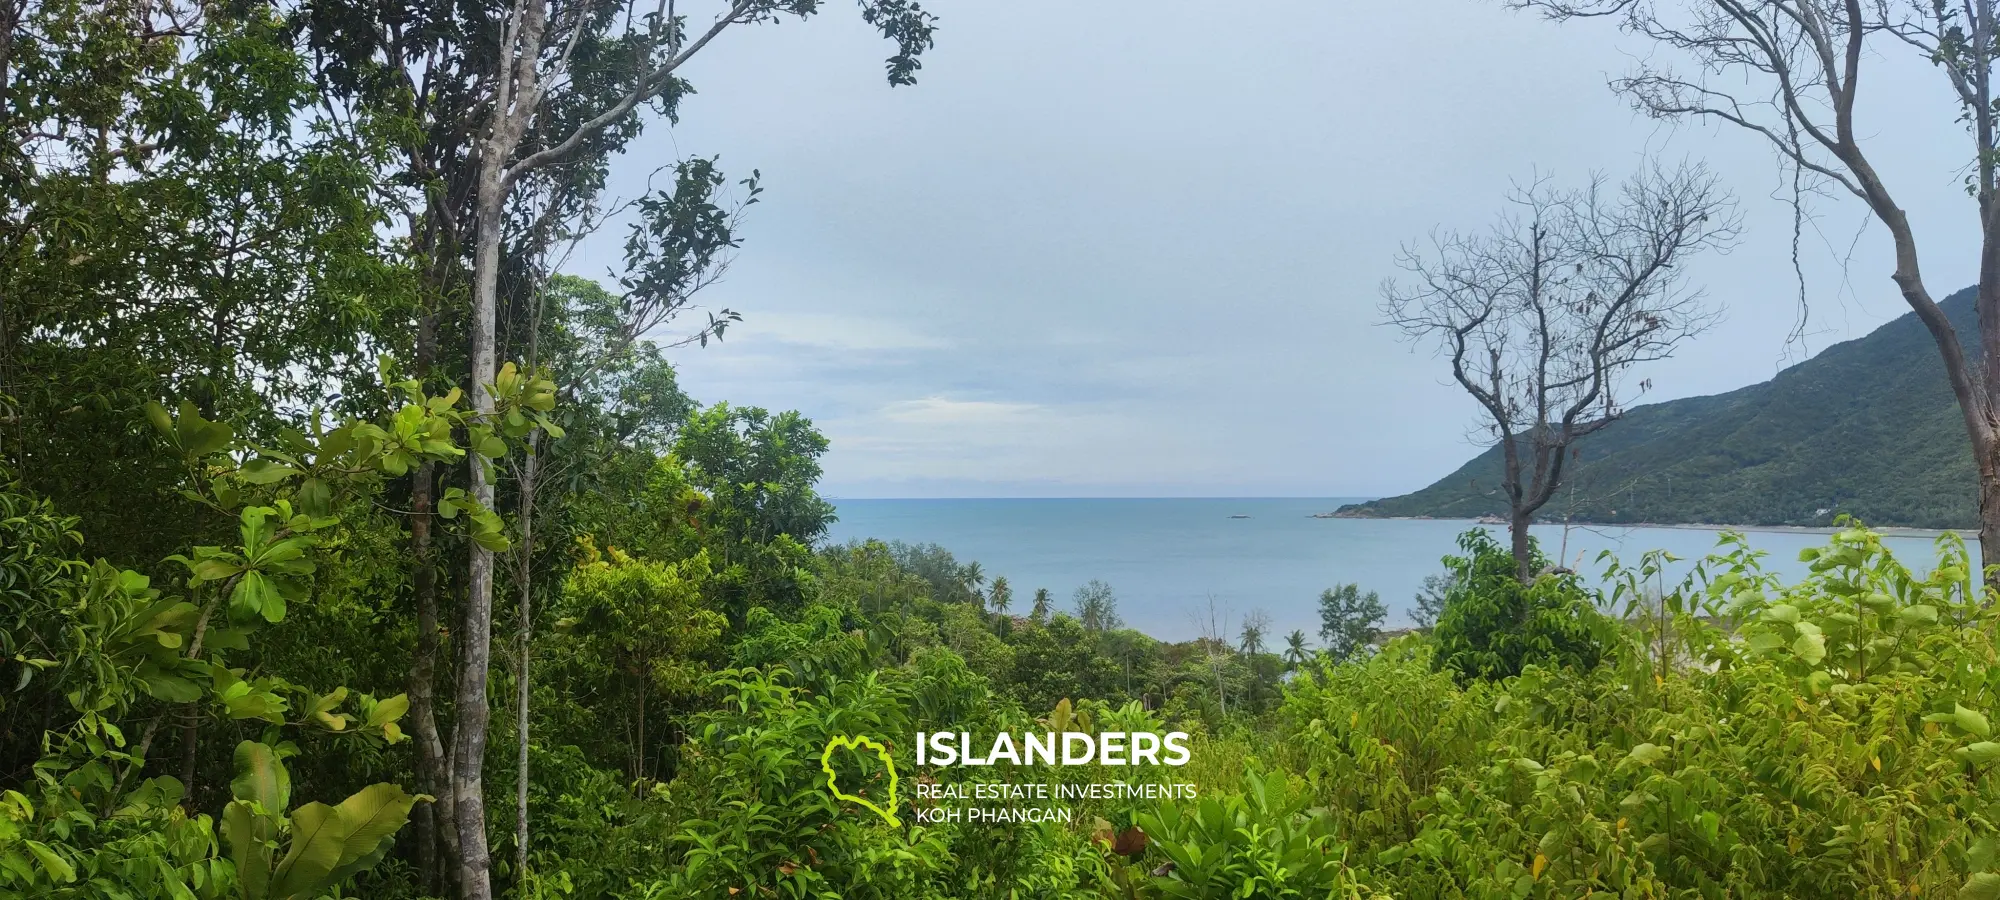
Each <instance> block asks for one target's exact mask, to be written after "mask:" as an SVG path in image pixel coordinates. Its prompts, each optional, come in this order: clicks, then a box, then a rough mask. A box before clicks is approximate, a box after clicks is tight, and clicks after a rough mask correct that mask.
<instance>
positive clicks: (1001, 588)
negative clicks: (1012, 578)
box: [986, 575, 1014, 616]
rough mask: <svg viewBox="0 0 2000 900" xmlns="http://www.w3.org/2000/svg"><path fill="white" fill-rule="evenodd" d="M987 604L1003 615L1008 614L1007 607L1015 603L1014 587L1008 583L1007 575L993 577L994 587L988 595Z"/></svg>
mask: <svg viewBox="0 0 2000 900" xmlns="http://www.w3.org/2000/svg"><path fill="white" fill-rule="evenodd" d="M986 605H987V606H988V607H989V608H991V609H992V610H993V611H994V612H996V613H999V614H1000V615H1003V616H1004V615H1006V614H1007V607H1009V606H1013V605H1014V588H1013V587H1012V586H1011V585H1009V584H1008V583H1007V576H1005V575H1002V576H1000V577H998V578H995V579H993V589H992V591H991V592H989V593H988V594H987V596H986Z"/></svg>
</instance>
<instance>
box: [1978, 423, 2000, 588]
mask: <svg viewBox="0 0 2000 900" xmlns="http://www.w3.org/2000/svg"><path fill="white" fill-rule="evenodd" d="M1973 452H1974V453H1976V454H1978V456H1979V569H1980V571H1981V572H1986V573H2000V568H1996V567H2000V447H1984V448H1981V447H1979V446H1978V445H1977V444H1974V448H1973ZM1995 578H1996V575H1987V576H1986V577H1984V578H1975V579H1974V581H1975V583H1984V584H1985V585H1986V586H1987V587H1989V588H1995V589H2000V585H1996V584H1995V583H1994V581H1995Z"/></svg>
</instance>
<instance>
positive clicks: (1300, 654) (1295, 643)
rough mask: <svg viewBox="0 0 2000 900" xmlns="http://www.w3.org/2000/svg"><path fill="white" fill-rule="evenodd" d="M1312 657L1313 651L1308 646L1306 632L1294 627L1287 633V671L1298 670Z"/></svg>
mask: <svg viewBox="0 0 2000 900" xmlns="http://www.w3.org/2000/svg"><path fill="white" fill-rule="evenodd" d="M1311 659H1312V651H1311V650H1309V649H1307V648H1306V633H1305V632H1304V631H1303V630H1301V629H1296V628H1295V629H1293V630H1292V633H1291V634H1288V635H1285V671H1287V672H1296V671H1298V670H1299V669H1300V668H1301V667H1303V666H1304V665H1305V664H1306V663H1307V662H1308V661H1310V660H1311Z"/></svg>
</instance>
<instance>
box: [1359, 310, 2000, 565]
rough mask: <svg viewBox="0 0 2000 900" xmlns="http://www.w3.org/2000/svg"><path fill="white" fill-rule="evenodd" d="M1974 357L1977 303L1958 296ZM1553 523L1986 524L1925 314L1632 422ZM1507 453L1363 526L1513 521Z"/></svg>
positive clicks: (1584, 457)
mask: <svg viewBox="0 0 2000 900" xmlns="http://www.w3.org/2000/svg"><path fill="white" fill-rule="evenodd" d="M1942 306H1943V307H1944V309H1945V310H1946V312H1947V313H1949V314H1950V316H1951V319H1952V321H1953V324H1954V325H1955V327H1956V328H1957V329H1958V333H1959V336H1960V339H1961V341H1963V342H1965V343H1967V345H1968V346H1970V344H1971V339H1972V336H1973V335H1975V334H1976V333H1977V332H1976V330H1975V319H1974V313H1973V307H1972V292H1971V290H1970V289H1968V290H1966V291H1961V292H1959V293H1958V294H1955V295H1953V296H1951V297H1949V298H1947V299H1946V300H1945V301H1944V302H1943V304H1942ZM1578 451H1579V455H1578V457H1577V459H1576V464H1575V466H1574V468H1573V469H1572V470H1571V471H1572V472H1573V473H1574V474H1573V475H1572V476H1566V479H1567V482H1568V483H1567V484H1565V485H1564V486H1563V488H1562V489H1561V492H1560V493H1559V494H1558V495H1557V496H1556V498H1555V499H1553V500H1551V501H1550V502H1549V505H1548V506H1546V507H1544V508H1543V509H1542V510H1541V512H1540V515H1541V516H1542V517H1543V518H1546V519H1552V520H1560V519H1563V518H1564V517H1574V518H1575V519H1576V520H1579V521H1589V522H1655V523H1710V524H1726V525H1820V526H1825V525H1830V524H1832V523H1833V520H1834V518H1835V517H1836V516H1839V515H1841V514H1843V513H1844V514H1850V515H1853V516H1856V517H1858V518H1860V519H1861V520H1862V521H1865V522H1868V523H1869V524H1871V525H1884V526H1889V525H1902V526H1912V527H1922V528H1970V527H1975V526H1976V525H1977V524H1978V518H1977V509H1976V506H1975V502H1976V501H1975V493H1974V491H1973V488H1972V485H1974V484H1975V483H1976V482H1975V481H1974V478H1973V468H1972V453H1971V449H1970V443H1969V442H1968V441H1967V439H1966V436H1965V423H1964V419H1963V418H1962V417H1961V416H1960V414H1959V409H1958V404H1957V402H1956V401H1955V400H1953V399H1952V395H1951V389H1950V386H1949V385H1948V384H1947V383H1946V381H1945V374H1944V364H1943V363H1942V362H1940V361H1939V359H1938V355H1937V350H1936V344H1935V343H1934V342H1933V341H1932V340H1931V336H1930V333H1929V332H1928V331H1926V330H1925V329H1924V327H1923V324H1922V323H1920V322H1918V321H1917V319H1916V316H1915V315H1914V314H1905V315H1903V316H1901V317H1898V318H1897V319H1895V320H1894V321H1892V322H1890V323H1888V324H1886V325H1883V326H1882V327H1881V328H1878V329H1876V330H1875V331H1874V332H1872V333H1870V334H1869V335H1867V336H1866V337H1862V338H1859V339H1856V340H1852V341H1847V342H1845V343H1840V344H1835V345H1833V346H1831V347H1828V348H1827V349H1826V350H1824V351H1822V352H1820V353H1819V354H1818V355H1817V356H1814V357H1813V358H1811V359H1809V360H1806V361H1805V362H1802V363H1799V364H1798V365H1795V366H1792V367H1791V368H1789V369H1786V370H1785V371H1783V372H1781V373H1779V374H1778V375H1777V377H1775V378H1772V379H1771V380H1770V381H1767V382H1764V383H1762V384H1755V385H1751V386H1749V387H1746V388H1741V389H1738V390H1734V391H1730V392H1729V393H1726V394H1717V395H1714V396H1709V397H1688V398H1685V399H1681V400H1671V401H1668V402H1665V403H1656V404H1650V405H1646V406H1639V407H1635V408H1633V409H1632V410H1631V411H1630V412H1629V413H1628V414H1627V415H1626V416H1625V417H1624V418H1623V419H1621V420H1619V421H1617V422H1615V423H1613V424H1612V425H1611V426H1609V427H1607V428H1605V429H1604V430H1603V431H1601V432H1598V433H1597V434H1593V435H1590V436H1589V437H1587V438H1585V439H1583V440H1582V441H1581V442H1580V443H1579V444H1578ZM1500 471H1501V467H1500V451H1499V448H1497V447H1495V448H1491V449H1489V450H1487V451H1486V452H1485V453H1482V454H1480V455H1479V456H1477V457H1475V458H1473V459H1472V460H1471V461H1470V462H1467V463H1466V464H1465V465H1464V466H1461V467H1459V469H1458V471H1455V472H1453V473H1451V474H1450V475H1447V476H1445V477H1443V478H1441V479H1438V481H1437V482H1436V483H1434V484H1431V485H1430V486H1429V487H1426V488H1424V489H1422V490H1419V491H1416V492H1414V493H1410V494H1404V495H1401V496H1397V497H1388V498H1384V499H1381V500H1374V501H1370V502H1368V503H1361V504H1354V505H1352V506H1348V507H1344V508H1343V509H1342V510H1340V512H1341V513H1342V514H1345V515H1355V516H1435V517H1449V518H1474V517H1478V516H1486V515H1505V514H1506V511H1507V504H1506V502H1505V501H1504V500H1503V499H1501V497H1500V495H1499V487H1500Z"/></svg>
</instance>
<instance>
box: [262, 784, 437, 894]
mask: <svg viewBox="0 0 2000 900" xmlns="http://www.w3.org/2000/svg"><path fill="white" fill-rule="evenodd" d="M416 799H417V798H416V797H414V796H411V795H410V794H407V793H404V792H403V789H402V788H400V787H397V786H396V785H393V784H372V785H369V786H368V787H365V788H362V789H361V790H360V791H357V792H355V794H354V795H353V796H351V797H348V798H347V799H346V800H342V801H341V802H340V805H339V806H337V807H334V806H327V805H326V804H324V803H308V804H306V805H305V806H301V807H299V808H298V809H297V810H296V811H294V812H293V813H292V843H291V849H290V851H289V852H287V853H286V854H285V858H284V860H283V861H281V862H279V863H278V868H277V869H276V870H275V871H274V872H273V873H272V880H271V891H270V896H271V898H272V900H303V898H309V897H315V896H318V895H319V893H320V892H321V891H323V890H325V889H326V888H327V887H329V886H331V885H333V884H335V883H337V882H339V881H340V880H342V879H344V878H346V877H348V876H349V875H351V874H353V873H355V872H358V871H361V870H362V869H365V868H367V867H369V866H372V865H374V864H375V863H376V862H377V861H379V860H380V859H381V857H382V854H383V853H384V852H386V851H387V849H388V845H389V843H390V840H389V839H390V838H391V837H393V836H394V835H395V834H396V830H397V829H399V828H402V827H403V823H404V822H406V821H409V818H410V807H411V806H412V805H414V804H415V803H416Z"/></svg>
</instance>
